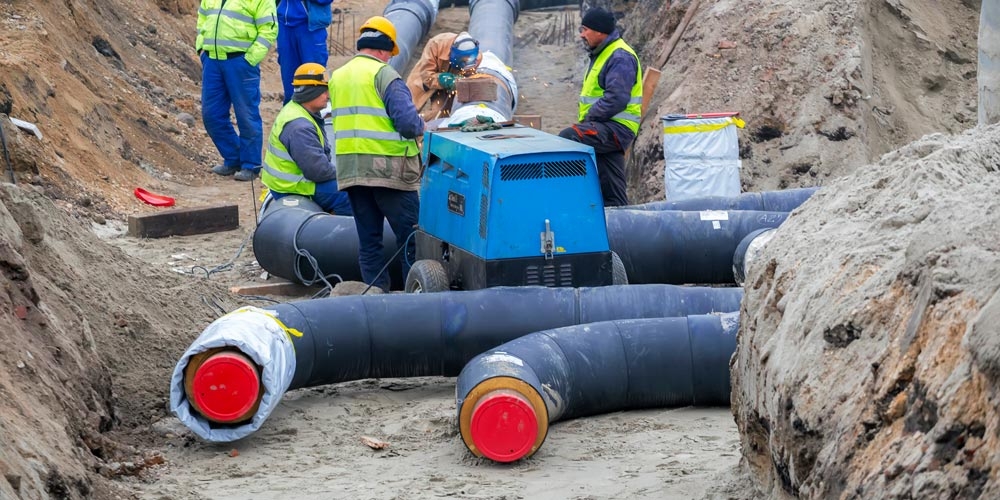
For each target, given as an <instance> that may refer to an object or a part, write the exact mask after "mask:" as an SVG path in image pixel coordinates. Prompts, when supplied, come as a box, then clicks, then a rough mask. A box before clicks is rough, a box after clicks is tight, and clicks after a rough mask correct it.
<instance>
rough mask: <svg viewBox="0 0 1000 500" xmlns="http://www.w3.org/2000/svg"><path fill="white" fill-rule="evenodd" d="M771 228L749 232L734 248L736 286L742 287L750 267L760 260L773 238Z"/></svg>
mask: <svg viewBox="0 0 1000 500" xmlns="http://www.w3.org/2000/svg"><path fill="white" fill-rule="evenodd" d="M774 231H775V230H774V229H773V228H762V229H757V230H756V231H751V232H750V234H747V235H746V236H744V237H743V239H742V240H741V241H740V244H739V245H737V246H736V252H735V253H734V254H733V278H734V280H735V281H736V284H737V285H740V286H743V283H745V282H746V280H747V274H748V273H749V271H750V267H751V266H753V265H754V264H755V263H756V261H757V260H758V259H759V258H760V253H761V251H763V250H764V246H765V245H767V242H769V241H771V238H772V237H773V236H774Z"/></svg>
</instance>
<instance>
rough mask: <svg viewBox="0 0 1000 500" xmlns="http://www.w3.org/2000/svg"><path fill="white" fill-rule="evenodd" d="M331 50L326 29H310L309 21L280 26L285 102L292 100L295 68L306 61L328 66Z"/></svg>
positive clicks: (279, 49)
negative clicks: (327, 43) (327, 44)
mask: <svg viewBox="0 0 1000 500" xmlns="http://www.w3.org/2000/svg"><path fill="white" fill-rule="evenodd" d="M329 56H330V51H329V50H328V49H327V47H326V30H325V29H318V30H314V31H309V23H302V24H297V25H295V26H288V25H286V24H282V25H281V26H279V27H278V65H279V66H280V67H281V85H282V88H283V89H284V92H285V99H284V104H288V101H290V100H292V92H293V91H294V90H295V87H293V86H292V80H293V79H294V77H295V70H296V69H298V67H299V66H301V65H303V64H305V63H317V64H321V65H323V67H324V68H325V67H326V60H327V58H329Z"/></svg>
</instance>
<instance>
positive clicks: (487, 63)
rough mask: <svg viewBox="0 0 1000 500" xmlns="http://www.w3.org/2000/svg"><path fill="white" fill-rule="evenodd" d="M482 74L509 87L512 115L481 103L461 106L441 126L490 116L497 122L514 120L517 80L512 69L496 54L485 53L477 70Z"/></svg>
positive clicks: (449, 125)
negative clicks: (480, 116)
mask: <svg viewBox="0 0 1000 500" xmlns="http://www.w3.org/2000/svg"><path fill="white" fill-rule="evenodd" d="M476 71H477V72H480V73H488V74H490V75H492V76H494V77H496V78H499V79H500V80H503V83H505V84H506V85H507V88H509V89H510V93H511V96H510V97H511V114H510V116H505V115H504V113H502V112H500V111H498V110H495V109H492V108H489V107H487V106H485V105H483V104H481V103H479V102H475V103H469V104H468V105H465V106H460V107H457V108H455V109H453V110H452V111H451V115H449V117H448V118H447V119H446V120H445V122H444V123H443V124H442V125H441V126H443V127H453V126H455V125H458V124H460V123H462V122H464V121H465V120H468V119H469V118H475V117H476V116H477V115H483V116H488V117H490V118H492V119H493V121H495V122H506V121H510V120H512V119H513V118H514V110H515V109H517V80H515V79H514V73H512V72H511V70H510V68H508V67H507V65H506V64H504V62H503V61H501V60H500V58H499V57H497V55H496V54H494V53H493V52H490V51H486V52H483V60H482V61H480V63H479V67H478V68H477V69H476Z"/></svg>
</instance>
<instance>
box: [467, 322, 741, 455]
mask: <svg viewBox="0 0 1000 500" xmlns="http://www.w3.org/2000/svg"><path fill="white" fill-rule="evenodd" d="M737 329H738V315H737V314H736V313H733V314H726V315H721V316H720V315H699V316H688V317H686V318H684V317H679V318H658V319H638V320H622V321H607V322H601V323H591V324H586V325H576V326H568V327H564V328H558V329H555V330H548V331H543V332H538V333H532V334H530V335H526V336H523V337H520V338H517V339H515V340H512V341H510V342H507V343H506V344H503V345H501V346H499V347H496V348H495V349H492V350H490V351H486V352H483V353H482V354H480V355H478V356H476V357H475V358H473V359H472V360H471V361H470V362H469V363H468V364H467V365H466V366H465V368H463V369H462V371H461V373H460V374H459V376H458V381H457V386H456V390H455V394H456V402H457V407H458V417H459V427H460V431H461V434H462V439H463V441H465V444H466V446H467V447H468V448H469V450H470V451H472V452H473V453H474V454H476V455H477V456H486V457H487V458H490V459H492V460H496V461H500V462H511V461H514V460H517V459H520V458H523V457H526V456H530V455H531V454H533V453H534V452H535V451H537V450H538V448H539V447H540V446H541V444H542V442H543V441H544V440H545V436H546V435H547V433H548V432H547V431H548V424H551V423H555V422H558V421H560V420H568V419H571V418H576V417H583V416H588V415H596V414H601V413H608V412H614V411H621V410H630V409H638V408H662V407H677V406H690V405H729V394H730V385H729V359H730V357H731V356H732V354H733V352H734V351H735V350H736V331H737Z"/></svg>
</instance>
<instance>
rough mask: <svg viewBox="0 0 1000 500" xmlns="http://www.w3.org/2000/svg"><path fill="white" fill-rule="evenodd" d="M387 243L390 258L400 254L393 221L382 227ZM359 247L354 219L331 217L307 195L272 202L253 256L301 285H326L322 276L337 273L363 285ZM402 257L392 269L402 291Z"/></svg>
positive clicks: (270, 270)
mask: <svg viewBox="0 0 1000 500" xmlns="http://www.w3.org/2000/svg"><path fill="white" fill-rule="evenodd" d="M382 245H383V250H382V255H383V256H384V257H385V258H386V259H389V258H391V257H392V256H393V255H395V253H396V249H397V248H398V247H397V246H396V236H395V235H394V233H393V232H392V228H390V227H389V223H388V222H386V223H385V224H384V225H383V227H382ZM359 246H360V245H359V243H358V231H357V228H356V226H355V225H354V217H346V216H343V215H330V214H328V213H326V212H323V209H322V208H320V207H319V205H316V204H315V203H314V202H313V201H312V200H310V199H309V198H305V197H302V196H285V197H283V198H280V199H278V200H274V201H272V202H271V203H270V204H269V205H268V207H267V209H265V210H264V216H263V217H261V219H260V222H259V223H258V224H257V229H256V230H255V231H254V233H253V252H254V256H255V257H256V258H257V263H259V264H260V267H261V268H263V269H264V270H266V271H267V272H268V273H271V274H273V275H275V276H278V277H281V278H285V279H287V280H290V281H294V282H296V283H305V284H313V283H316V282H319V281H321V279H320V276H321V275H324V276H330V275H333V274H336V275H338V276H340V278H341V279H342V280H343V281H362V279H361V265H360V264H359V263H358V248H359ZM401 258H402V256H396V259H395V260H393V261H392V262H391V263H390V264H389V268H388V270H387V272H388V273H389V280H390V282H391V283H392V287H393V288H394V289H399V290H401V289H402V288H403V276H402V274H403V270H402V269H403V268H402V263H401V260H400V259H401ZM317 268H318V269H319V271H317ZM330 279H333V280H335V278H330Z"/></svg>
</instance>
